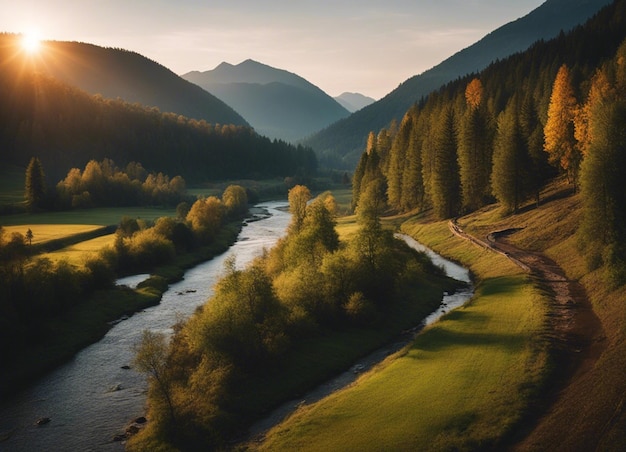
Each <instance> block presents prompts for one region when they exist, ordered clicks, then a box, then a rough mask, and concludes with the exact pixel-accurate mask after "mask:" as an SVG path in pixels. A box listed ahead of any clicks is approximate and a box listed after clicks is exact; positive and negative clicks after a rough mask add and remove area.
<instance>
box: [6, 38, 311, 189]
mask: <svg viewBox="0 0 626 452" xmlns="http://www.w3.org/2000/svg"><path fill="white" fill-rule="evenodd" d="M0 43H1V46H0V53H1V60H2V61H3V64H2V70H1V71H0V98H1V99H2V103H1V104H0V161H1V162H4V163H11V164H15V165H19V166H22V167H25V166H26V164H27V163H28V162H29V160H30V158H31V157H33V156H35V157H39V158H40V160H41V162H42V164H43V166H44V168H45V169H46V174H47V175H48V176H49V178H50V180H51V181H52V182H54V181H55V180H59V179H60V178H61V177H63V176H64V175H65V174H66V173H67V171H69V169H70V168H72V167H83V166H85V164H86V163H87V162H88V161H90V160H98V161H101V160H103V159H105V158H110V159H113V160H114V161H115V162H116V163H117V164H118V165H121V166H125V165H127V164H128V163H130V162H133V161H134V162H139V163H141V164H142V165H143V166H144V167H145V168H146V169H147V170H149V171H154V172H163V173H166V174H178V175H181V176H182V177H184V178H185V180H186V181H187V182H188V183H195V182H200V181H207V180H210V179H227V178H242V177H245V178H262V177H275V176H279V177H285V176H293V175H306V174H311V173H312V172H314V171H315V169H316V164H317V162H316V158H315V155H314V153H313V151H312V150H311V149H307V148H303V147H294V146H292V145H289V144H287V143H284V142H278V141H271V140H270V139H268V138H265V137H261V136H259V135H258V134H257V133H255V132H254V131H253V130H252V129H250V128H249V127H247V126H241V125H239V126H237V125H231V124H218V123H208V122H206V121H204V120H195V119H189V118H187V117H184V116H182V115H178V114H174V113H162V112H160V111H159V110H158V109H156V108H151V109H146V108H144V107H142V106H140V105H138V104H130V103H126V102H124V101H122V100H119V99H118V100H112V99H105V98H103V97H102V96H91V95H89V94H87V93H85V92H84V91H81V90H79V89H77V88H74V87H72V86H69V85H67V84H65V83H63V82H61V81H59V80H58V79H55V78H53V77H51V76H49V75H46V74H43V73H41V72H39V71H37V70H36V67H34V66H33V60H32V59H30V58H29V57H28V56H27V55H26V54H24V53H23V52H22V51H21V49H20V47H19V45H18V43H17V38H16V36H14V35H2V36H0ZM42 52H45V49H42Z"/></svg>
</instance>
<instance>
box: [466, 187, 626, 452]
mask: <svg viewBox="0 0 626 452" xmlns="http://www.w3.org/2000/svg"><path fill="white" fill-rule="evenodd" d="M544 196H545V197H546V198H545V202H544V203H543V204H542V205H541V206H540V207H539V208H538V209H534V208H531V209H528V210H527V211H525V212H522V213H520V214H518V215H514V216H509V217H504V218H502V217H501V215H500V214H499V212H498V210H497V209H495V208H491V209H485V210H484V211H482V212H480V213H478V214H476V215H472V216H471V217H467V218H464V219H461V221H460V223H461V225H462V226H463V227H464V228H465V229H466V230H467V231H470V232H473V233H474V234H476V235H484V234H486V233H488V232H490V231H494V230H502V229H506V228H524V229H522V230H521V231H519V232H517V233H515V234H513V235H511V236H510V237H509V241H510V242H511V243H514V244H516V245H517V246H519V247H520V248H525V249H530V250H535V251H539V252H542V253H544V254H546V255H547V256H549V257H550V258H552V259H553V260H555V261H556V262H557V263H558V264H559V265H560V266H561V267H562V268H563V269H564V270H565V271H566V274H567V276H568V277H569V278H570V279H572V280H577V281H579V282H580V283H582V285H583V286H584V287H585V289H586V292H587V296H588V298H589V300H590V301H591V304H592V307H593V312H594V313H595V315H596V316H597V317H598V318H599V320H600V322H601V325H602V331H601V333H600V334H598V335H596V336H595V337H591V338H589V341H590V343H589V345H588V347H592V348H595V349H599V351H597V352H594V353H592V356H591V357H590V358H588V359H587V360H586V361H585V362H583V363H582V365H581V367H580V369H579V370H578V372H576V373H575V374H574V375H573V376H572V377H571V379H570V381H568V382H567V385H566V387H565V389H564V390H563V391H561V392H560V393H559V397H558V399H557V400H556V401H555V403H554V404H553V405H552V406H551V407H550V410H549V411H548V412H547V413H546V414H545V415H544V416H543V417H542V418H541V419H540V420H539V422H538V425H537V426H536V427H535V428H534V430H533V431H532V432H531V433H530V434H529V435H528V436H527V437H526V438H525V440H523V441H522V442H520V443H519V444H518V445H517V446H516V449H517V450H524V451H527V450H530V451H535V450H537V451H538V450H563V451H588V450H594V449H596V448H597V450H616V451H617V450H624V448H625V447H626V413H625V412H624V398H625V394H626V379H625V378H624V370H625V369H626V309H624V305H625V303H626V295H624V292H623V290H622V289H623V287H622V288H621V289H611V288H610V287H609V286H608V285H607V284H606V283H605V280H604V275H603V271H602V270H601V269H600V270H596V271H594V272H588V271H587V267H586V265H585V261H584V257H583V256H581V254H580V252H579V250H578V248H577V240H576V237H575V231H576V230H577V229H578V226H579V223H580V220H581V215H580V204H581V200H580V197H579V196H578V195H571V193H569V190H568V187H567V186H566V185H564V184H563V182H557V183H555V184H553V185H552V186H551V187H548V189H547V190H546V192H545V193H544ZM594 355H595V356H594Z"/></svg>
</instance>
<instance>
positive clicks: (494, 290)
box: [476, 276, 524, 297]
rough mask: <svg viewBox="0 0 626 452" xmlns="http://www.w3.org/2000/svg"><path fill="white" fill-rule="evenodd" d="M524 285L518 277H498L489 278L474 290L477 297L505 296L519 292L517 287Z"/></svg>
mask: <svg viewBox="0 0 626 452" xmlns="http://www.w3.org/2000/svg"><path fill="white" fill-rule="evenodd" d="M522 285H524V280H523V279H522V278H520V277H519V276H500V277H498V278H490V279H489V280H488V281H487V282H483V283H482V284H480V286H479V287H478V288H477V289H476V295H477V296H479V297H480V296H489V295H507V294H514V293H516V292H518V291H519V287H520V286H522Z"/></svg>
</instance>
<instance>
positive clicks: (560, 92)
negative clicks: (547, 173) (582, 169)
mask: <svg viewBox="0 0 626 452" xmlns="http://www.w3.org/2000/svg"><path fill="white" fill-rule="evenodd" d="M576 108H577V104H576V97H575V96H574V88H573V87H572V81H571V75H570V71H569V69H568V67H567V66H566V65H565V64H564V65H562V66H561V67H560V68H559V71H558V73H557V75H556V78H555V80H554V84H553V86H552V95H551V96H550V104H549V105H548V120H547V122H546V126H545V128H544V139H545V143H544V149H545V151H546V152H547V153H548V155H549V157H548V159H549V161H550V163H551V164H553V165H555V166H560V167H561V168H562V169H563V170H565V171H566V172H567V178H568V180H569V181H570V183H572V184H574V185H575V184H576V179H577V173H578V166H579V165H580V160H581V155H580V152H579V150H578V148H577V146H576V139H575V137H574V117H575V113H576Z"/></svg>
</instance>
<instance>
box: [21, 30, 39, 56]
mask: <svg viewBox="0 0 626 452" xmlns="http://www.w3.org/2000/svg"><path fill="white" fill-rule="evenodd" d="M21 44H22V49H24V51H25V52H27V53H29V54H31V55H32V54H35V53H37V52H39V50H40V48H41V39H40V38H39V33H37V32H34V31H30V32H28V33H24V34H23V35H22V41H21Z"/></svg>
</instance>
